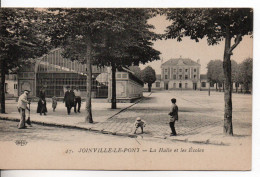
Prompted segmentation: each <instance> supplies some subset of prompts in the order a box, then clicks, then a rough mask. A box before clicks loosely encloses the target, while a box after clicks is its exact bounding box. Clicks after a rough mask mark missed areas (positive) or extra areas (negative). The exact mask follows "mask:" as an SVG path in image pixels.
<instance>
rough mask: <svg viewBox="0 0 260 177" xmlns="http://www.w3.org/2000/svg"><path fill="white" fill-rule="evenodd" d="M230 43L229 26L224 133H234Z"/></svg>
mask: <svg viewBox="0 0 260 177" xmlns="http://www.w3.org/2000/svg"><path fill="white" fill-rule="evenodd" d="M230 44H231V37H230V33H229V27H227V31H226V38H225V51H224V59H223V60H224V61H223V69H224V77H225V88H226V89H225V93H224V101H225V113H224V129H223V130H224V134H226V135H231V136H232V135H233V126H232V85H231V60H230V55H231V54H230V52H229V49H230Z"/></svg>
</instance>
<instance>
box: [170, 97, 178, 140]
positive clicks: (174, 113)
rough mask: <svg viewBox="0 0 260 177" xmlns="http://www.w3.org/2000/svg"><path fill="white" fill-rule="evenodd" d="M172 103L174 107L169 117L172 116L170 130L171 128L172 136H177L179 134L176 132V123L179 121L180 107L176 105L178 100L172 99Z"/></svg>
mask: <svg viewBox="0 0 260 177" xmlns="http://www.w3.org/2000/svg"><path fill="white" fill-rule="evenodd" d="M171 102H172V106H171V111H170V113H169V115H170V116H171V118H170V123H169V125H170V128H171V131H172V133H171V136H176V135H177V133H176V131H175V121H178V106H177V105H176V99H175V98H172V99H171Z"/></svg>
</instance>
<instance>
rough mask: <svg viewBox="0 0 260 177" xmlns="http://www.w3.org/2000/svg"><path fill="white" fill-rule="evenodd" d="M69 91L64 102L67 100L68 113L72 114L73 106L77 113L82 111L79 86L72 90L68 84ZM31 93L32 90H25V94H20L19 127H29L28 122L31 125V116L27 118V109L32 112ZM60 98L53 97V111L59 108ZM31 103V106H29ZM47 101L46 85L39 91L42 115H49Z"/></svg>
mask: <svg viewBox="0 0 260 177" xmlns="http://www.w3.org/2000/svg"><path fill="white" fill-rule="evenodd" d="M66 88H67V91H66V92H65V94H64V98H63V103H64V102H65V106H66V107H67V113H68V115H70V113H71V108H72V107H74V112H75V113H80V107H81V93H80V90H79V87H76V88H75V90H74V91H73V90H71V89H70V86H67V87H66ZM29 93H30V90H24V92H23V94H22V95H20V96H19V99H18V104H17V108H18V112H19V113H20V116H21V118H20V122H19V124H18V128H19V129H24V128H27V126H26V125H25V123H27V124H28V125H29V126H31V121H30V116H29V117H28V118H27V120H26V110H28V111H29V113H30V101H29V100H28V95H29ZM57 103H58V100H57V98H56V97H55V96H53V97H52V109H53V112H55V109H56V108H57ZM27 104H28V105H29V107H28V106H27ZM47 112H48V111H47V103H46V96H45V87H42V88H41V89H40V93H39V101H38V104H37V113H39V114H40V115H45V116H46V115H47Z"/></svg>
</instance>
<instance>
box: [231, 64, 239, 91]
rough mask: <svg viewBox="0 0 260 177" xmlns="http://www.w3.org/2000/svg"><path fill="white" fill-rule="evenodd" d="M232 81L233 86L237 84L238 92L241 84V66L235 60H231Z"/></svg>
mask: <svg viewBox="0 0 260 177" xmlns="http://www.w3.org/2000/svg"><path fill="white" fill-rule="evenodd" d="M231 80H232V85H233V83H235V87H236V92H237V89H238V83H239V66H238V64H237V62H236V61H235V60H231Z"/></svg>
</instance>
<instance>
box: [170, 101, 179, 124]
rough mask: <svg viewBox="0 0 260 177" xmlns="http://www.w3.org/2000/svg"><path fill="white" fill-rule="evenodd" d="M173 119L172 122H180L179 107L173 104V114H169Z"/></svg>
mask: <svg viewBox="0 0 260 177" xmlns="http://www.w3.org/2000/svg"><path fill="white" fill-rule="evenodd" d="M169 115H170V116H171V118H172V119H170V121H171V122H173V121H175V120H178V106H177V105H176V104H172V106H171V112H170V113H169Z"/></svg>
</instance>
